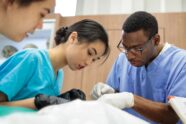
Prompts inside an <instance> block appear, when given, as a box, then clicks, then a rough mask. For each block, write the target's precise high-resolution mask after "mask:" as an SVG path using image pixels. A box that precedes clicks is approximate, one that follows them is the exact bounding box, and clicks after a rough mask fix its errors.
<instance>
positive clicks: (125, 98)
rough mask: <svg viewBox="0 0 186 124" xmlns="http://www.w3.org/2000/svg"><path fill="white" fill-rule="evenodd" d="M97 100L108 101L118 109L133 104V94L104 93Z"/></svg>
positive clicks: (129, 106)
mask: <svg viewBox="0 0 186 124" xmlns="http://www.w3.org/2000/svg"><path fill="white" fill-rule="evenodd" d="M98 101H101V102H104V103H108V104H110V105H112V106H115V107H117V108H119V109H124V108H131V107H133V106H134V95H133V94H132V93H129V92H122V93H113V94H105V95H103V96H101V97H100V98H99V99H98Z"/></svg>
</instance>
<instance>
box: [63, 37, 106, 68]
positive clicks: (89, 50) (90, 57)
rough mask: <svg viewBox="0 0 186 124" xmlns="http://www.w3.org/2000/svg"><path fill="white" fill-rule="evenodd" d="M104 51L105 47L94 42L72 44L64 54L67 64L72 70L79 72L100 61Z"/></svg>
mask: <svg viewBox="0 0 186 124" xmlns="http://www.w3.org/2000/svg"><path fill="white" fill-rule="evenodd" d="M104 51H105V45H104V44H103V43H102V42H101V41H100V40H96V41H95V42H93V43H87V42H83V43H77V42H76V43H74V44H71V46H70V47H69V48H68V50H67V52H66V59H67V64H68V66H69V67H70V68H71V69H72V70H80V69H83V68H85V67H86V66H88V65H90V64H92V63H93V62H95V61H96V60H98V59H100V58H101V57H102V55H103V53H104Z"/></svg>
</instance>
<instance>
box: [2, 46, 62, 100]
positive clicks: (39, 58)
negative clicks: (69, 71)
mask: <svg viewBox="0 0 186 124" xmlns="http://www.w3.org/2000/svg"><path fill="white" fill-rule="evenodd" d="M62 82H63V71H62V70H59V71H58V74H57V75H56V74H55V73H54V69H53V67H52V64H51V61H50V58H49V53H48V51H47V50H39V49H26V50H23V51H21V52H17V53H16V54H14V55H13V56H11V57H10V58H9V59H7V60H6V61H5V62H4V63H3V64H2V65H0V92H3V93H4V94H6V95H7V97H8V100H9V101H15V100H22V99H26V98H31V97H34V96H35V95H37V94H46V95H54V96H57V95H59V94H60V91H61V89H62Z"/></svg>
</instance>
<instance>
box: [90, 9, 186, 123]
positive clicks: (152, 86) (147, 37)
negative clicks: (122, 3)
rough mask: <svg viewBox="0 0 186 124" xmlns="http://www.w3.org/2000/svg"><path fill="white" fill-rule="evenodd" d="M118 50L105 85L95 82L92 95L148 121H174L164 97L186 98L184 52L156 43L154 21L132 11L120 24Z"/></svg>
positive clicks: (156, 25)
mask: <svg viewBox="0 0 186 124" xmlns="http://www.w3.org/2000/svg"><path fill="white" fill-rule="evenodd" d="M122 29H123V32H122V38H121V41H120V42H119V44H118V46H117V48H118V49H119V50H120V51H121V53H120V55H119V57H118V58H117V60H116V62H115V64H114V65H113V67H112V70H111V72H110V74H109V76H108V79H107V81H106V82H107V84H104V83H97V84H96V85H95V86H94V88H93V90H92V97H93V98H94V99H98V100H99V101H102V102H106V103H109V104H111V105H113V106H115V107H118V108H120V109H125V110H126V111H128V112H129V113H131V114H133V115H135V116H138V117H140V118H142V119H145V120H147V121H149V122H151V123H168V124H172V123H174V124H175V123H176V122H177V121H178V117H177V115H176V114H175V113H174V111H173V110H172V109H171V107H170V106H169V105H168V104H167V102H168V100H167V97H168V96H181V97H186V84H185V83H186V75H185V74H186V52H185V51H184V50H182V49H180V48H177V47H175V46H173V45H170V44H168V43H161V44H160V36H159V34H158V24H157V20H156V18H155V17H154V16H152V15H151V14H149V13H147V12H142V11H140V12H135V13H133V14H132V15H131V16H129V17H128V18H127V20H126V21H125V22H124V24H123V27H122Z"/></svg>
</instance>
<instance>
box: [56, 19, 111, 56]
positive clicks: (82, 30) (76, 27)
mask: <svg viewBox="0 0 186 124" xmlns="http://www.w3.org/2000/svg"><path fill="white" fill-rule="evenodd" d="M73 31H76V32H77V34H78V40H79V42H80V43H81V42H87V43H92V42H95V41H96V40H100V41H101V42H102V43H103V44H104V45H105V51H104V54H103V56H105V55H109V53H110V47H109V43H108V34H107V32H106V31H105V29H104V28H103V26H102V25H101V24H99V23H98V22H96V21H94V20H90V19H84V20H81V21H78V22H76V23H74V24H72V25H71V26H69V27H61V28H60V29H59V30H58V31H57V32H56V37H55V42H56V45H58V44H60V43H65V42H66V41H67V40H68V37H69V35H70V34H71V33H72V32H73ZM107 57H108V56H107Z"/></svg>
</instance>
